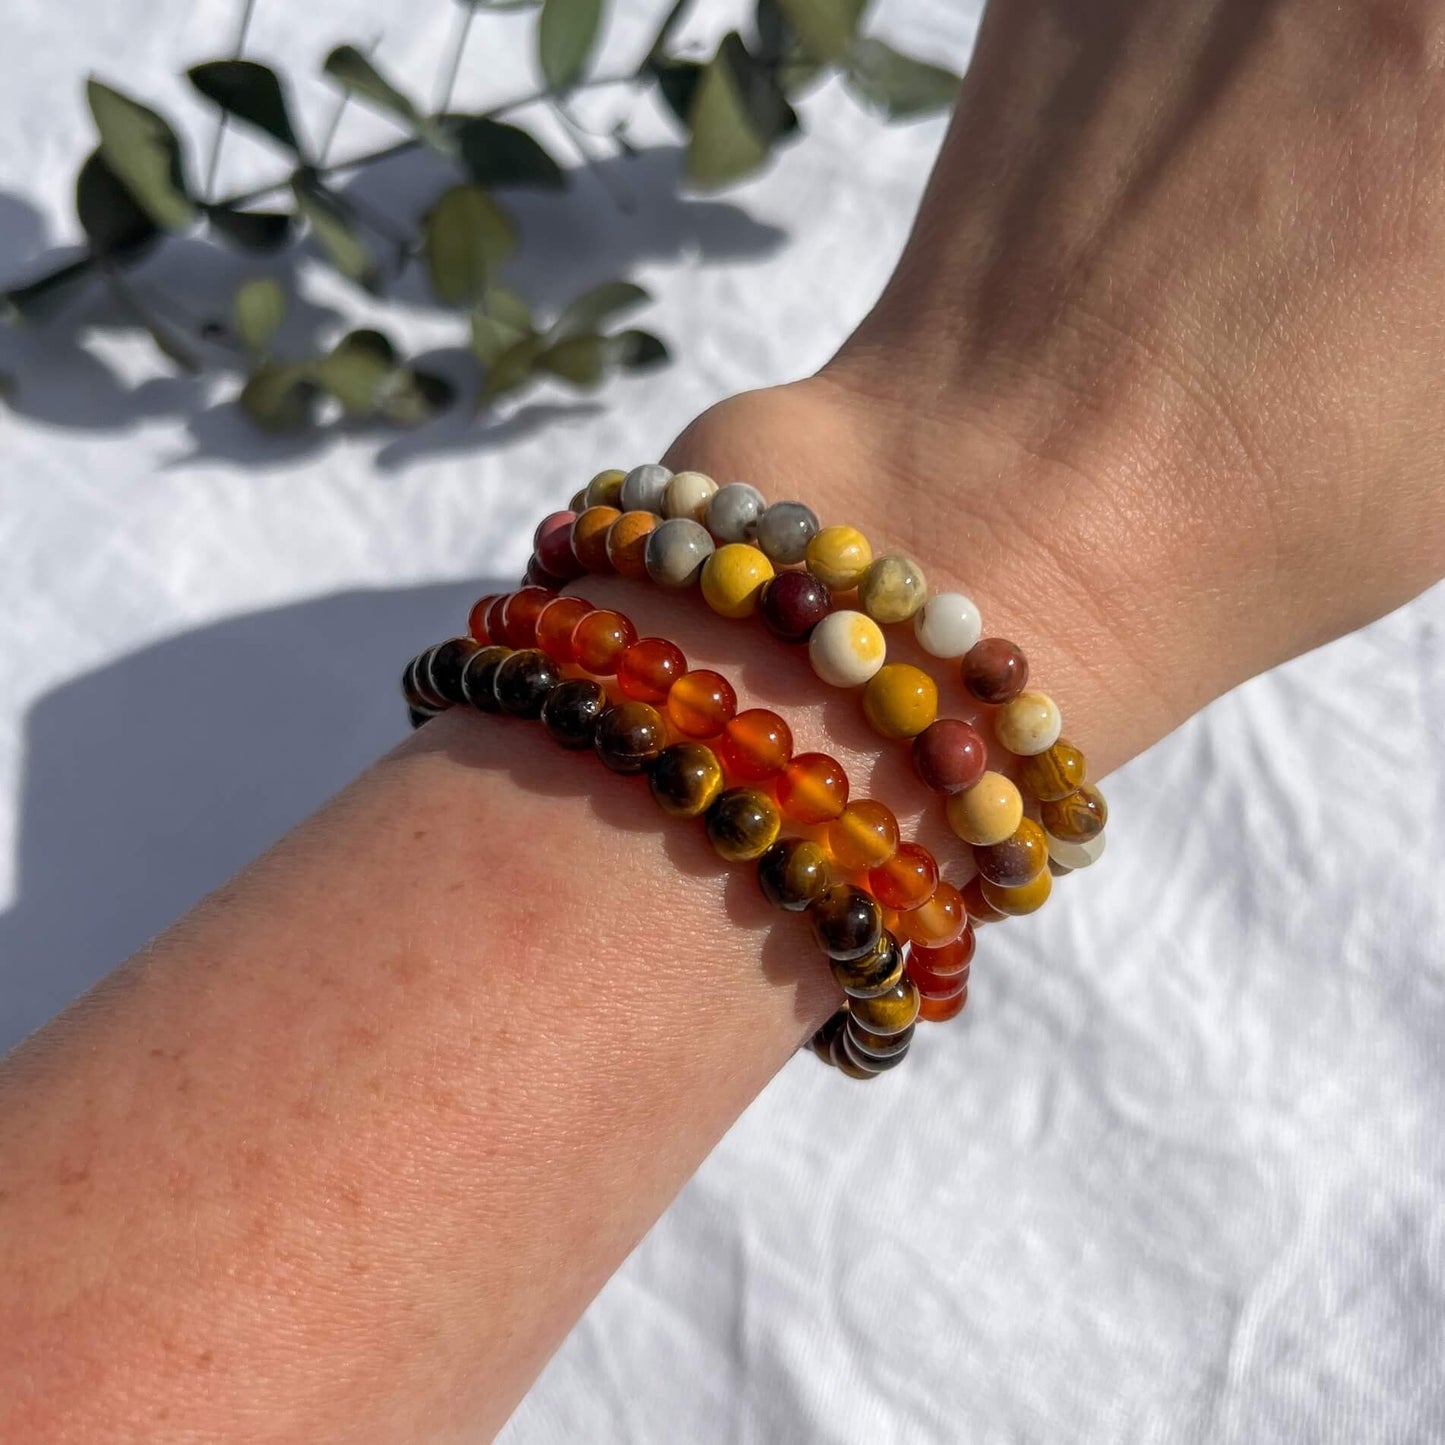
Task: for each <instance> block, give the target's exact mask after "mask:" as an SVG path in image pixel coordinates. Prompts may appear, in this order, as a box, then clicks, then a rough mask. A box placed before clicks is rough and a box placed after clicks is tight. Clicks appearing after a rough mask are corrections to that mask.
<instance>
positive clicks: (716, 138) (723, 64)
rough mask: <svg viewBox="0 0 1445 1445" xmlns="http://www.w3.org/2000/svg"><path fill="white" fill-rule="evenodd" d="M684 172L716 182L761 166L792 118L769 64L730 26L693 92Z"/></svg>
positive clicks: (790, 126)
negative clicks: (694, 92)
mask: <svg viewBox="0 0 1445 1445" xmlns="http://www.w3.org/2000/svg"><path fill="white" fill-rule="evenodd" d="M689 124H690V125H691V127H692V138H691V141H690V143H689V145H688V150H687V172H688V175H689V176H690V177H691V179H692V180H694V181H696V182H697V183H698V184H699V185H704V186H718V185H724V184H726V183H727V182H729V181H735V180H738V179H739V178H741V177H742V176H746V175H748V174H750V173H751V172H753V171H756V170H757V169H759V167H761V166H762V165H763V164H764V163H765V162H766V161H767V159H768V157H769V155H770V154H771V152H772V148H773V146H774V145H775V144H776V143H777V142H778V141H779V140H780V139H782V137H783V136H785V135H787V134H789V133H790V132H792V131H794V130H796V129H797V127H798V117H797V114H796V113H795V112H794V110H793V108H792V106H791V105H789V104H788V99H787V97H786V96H785V95H784V94H783V92H782V89H781V87H780V86H779V84H778V81H777V78H776V76H775V75H774V74H773V72H772V69H771V68H770V67H769V66H767V65H766V64H765V63H763V62H760V61H759V60H757V59H755V58H754V57H753V56H752V55H750V54H749V53H748V50H747V47H746V46H745V45H744V44H743V42H742V37H741V36H739V35H738V33H737V32H736V31H732V32H730V33H729V34H728V35H726V36H724V37H723V40H722V43H721V44H720V45H719V46H718V50H717V54H716V55H715V56H714V57H713V59H712V60H711V62H710V63H709V64H708V66H707V69H706V71H705V72H704V74H703V77H702V80H701V82H700V83H699V85H698V89H697V94H696V95H695V96H694V97H693V103H692V109H691V112H690V115H689Z"/></svg>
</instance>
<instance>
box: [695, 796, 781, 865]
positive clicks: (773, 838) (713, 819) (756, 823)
mask: <svg viewBox="0 0 1445 1445" xmlns="http://www.w3.org/2000/svg"><path fill="white" fill-rule="evenodd" d="M705 823H706V827H707V839H708V842H709V843H711V844H712V846H713V849H714V851H715V852H716V853H717V855H718V857H720V858H726V859H727V861H728V862H729V863H745V862H747V861H748V859H750V858H759V857H761V856H762V855H763V854H764V853H766V852H767V850H768V849H769V848H770V847H772V845H773V844H774V843H775V842H777V839H778V833H779V831H780V830H781V828H782V826H783V819H782V816H781V815H780V814H779V812H778V805H777V804H776V803H775V802H773V800H772V799H771V798H770V797H769V796H768V795H767V794H766V793H764V792H762V791H761V790H760V789H758V788H729V789H728V790H727V791H726V792H724V793H720V794H719V795H718V797H717V798H716V799H715V800H714V802H713V804H712V806H711V807H710V808H709V809H708V810H707V816H706V819H705Z"/></svg>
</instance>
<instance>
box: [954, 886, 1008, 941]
mask: <svg viewBox="0 0 1445 1445" xmlns="http://www.w3.org/2000/svg"><path fill="white" fill-rule="evenodd" d="M963 906H964V907H965V908H966V909H967V910H968V921H969V922H970V923H971V924H972V925H973V926H974V927H975V928H977V927H979V925H980V924H984V923H997V922H999V920H1000V919H1003V918H1006V917H1007V916H1008V915H1007V914H1005V913H1001V912H999V910H998V909H997V908H995V907H994V906H993V904H992V903H990V902H989V901H988V899H987V898H985V897H984V896H983V879H982V878H980V877H978V876H977V875H975V876H974V877H972V878H970V879H969V880H968V882H967V883H965V884H964V885H963Z"/></svg>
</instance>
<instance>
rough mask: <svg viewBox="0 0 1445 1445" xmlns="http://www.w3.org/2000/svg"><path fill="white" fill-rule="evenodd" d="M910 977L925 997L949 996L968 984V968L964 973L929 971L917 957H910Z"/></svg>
mask: <svg viewBox="0 0 1445 1445" xmlns="http://www.w3.org/2000/svg"><path fill="white" fill-rule="evenodd" d="M908 977H909V978H911V979H912V980H913V986H914V987H915V988H916V989H917V990H918V992H919V994H920V995H922V997H924V998H949V997H951V996H952V995H953V994H956V993H957V992H958V991H959V989H961V988H964V987H966V986H967V984H968V969H966V968H965V969H964V970H963V972H962V973H929V971H928V970H927V969H926V968H923V967H922V966H921V965H920V964H919V962H918V960H917V958H916V957H913V956H911V955H910V957H909V959H908Z"/></svg>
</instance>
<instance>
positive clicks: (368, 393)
mask: <svg viewBox="0 0 1445 1445" xmlns="http://www.w3.org/2000/svg"><path fill="white" fill-rule="evenodd" d="M396 369H397V353H396V348H395V347H394V346H393V345H392V344H391V342H390V341H389V340H387V338H386V337H385V336H383V335H382V333H381V332H379V331H371V330H361V331H350V332H348V333H347V334H346V335H345V336H343V337H342V338H341V340H340V341H338V342H337V343H336V345H335V346H334V347H332V349H331V351H330V353H329V354H328V355H326V356H323V357H322V358H321V359H320V360H319V361H317V362H315V363H314V365H313V367H312V373H313V375H314V376H315V378H316V380H317V381H318V382H319V383H320V384H321V385H322V386H323V387H324V388H325V389H326V390H327V391H328V392H330V393H331V395H332V396H334V397H335V398H336V400H337V401H339V402H340V403H341V409H342V411H344V412H345V413H346V414H347V415H348V416H371V415H372V414H373V413H375V412H376V411H377V410H378V409H379V407H380V404H381V398H382V393H383V388H384V387H385V386H386V384H387V382H388V381H389V380H390V378H391V375H392V373H393V372H394V371H396Z"/></svg>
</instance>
